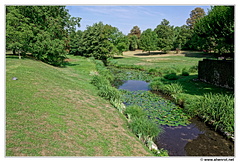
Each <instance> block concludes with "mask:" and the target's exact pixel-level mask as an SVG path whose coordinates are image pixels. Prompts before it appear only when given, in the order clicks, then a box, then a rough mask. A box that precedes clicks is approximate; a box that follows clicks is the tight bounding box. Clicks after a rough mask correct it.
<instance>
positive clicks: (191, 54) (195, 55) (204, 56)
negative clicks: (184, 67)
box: [182, 51, 216, 58]
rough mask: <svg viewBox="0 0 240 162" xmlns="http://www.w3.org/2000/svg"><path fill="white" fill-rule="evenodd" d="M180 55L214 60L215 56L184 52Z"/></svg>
mask: <svg viewBox="0 0 240 162" xmlns="http://www.w3.org/2000/svg"><path fill="white" fill-rule="evenodd" d="M182 54H185V57H195V58H215V57H216V56H215V54H211V53H203V52H200V51H199V52H198V51H184V52H182Z"/></svg>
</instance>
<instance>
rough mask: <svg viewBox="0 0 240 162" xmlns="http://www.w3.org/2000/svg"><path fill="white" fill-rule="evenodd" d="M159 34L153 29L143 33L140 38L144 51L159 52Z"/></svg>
mask: <svg viewBox="0 0 240 162" xmlns="http://www.w3.org/2000/svg"><path fill="white" fill-rule="evenodd" d="M157 39H158V38H157V34H156V33H155V32H154V31H152V29H147V30H145V31H143V33H142V35H141V37H140V47H141V49H142V50H143V51H149V54H150V51H154V50H157Z"/></svg>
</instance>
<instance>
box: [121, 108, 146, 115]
mask: <svg viewBox="0 0 240 162" xmlns="http://www.w3.org/2000/svg"><path fill="white" fill-rule="evenodd" d="M124 114H125V115H130V116H131V117H133V118H134V117H138V118H139V117H141V116H146V113H145V112H144V110H143V109H142V108H141V107H140V106H137V105H131V106H128V107H127V108H126V110H125V111H124Z"/></svg>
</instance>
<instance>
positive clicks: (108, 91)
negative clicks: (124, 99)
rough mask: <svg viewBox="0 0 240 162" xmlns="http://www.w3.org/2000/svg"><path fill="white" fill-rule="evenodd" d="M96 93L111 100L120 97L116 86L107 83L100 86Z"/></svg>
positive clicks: (117, 99) (116, 99)
mask: <svg viewBox="0 0 240 162" xmlns="http://www.w3.org/2000/svg"><path fill="white" fill-rule="evenodd" d="M98 95H99V96H101V97H103V98H105V99H107V100H110V101H112V102H113V101H119V100H120V98H121V93H120V92H119V91H118V90H117V89H116V88H114V87H112V86H109V85H103V86H101V87H100V88H99V92H98Z"/></svg>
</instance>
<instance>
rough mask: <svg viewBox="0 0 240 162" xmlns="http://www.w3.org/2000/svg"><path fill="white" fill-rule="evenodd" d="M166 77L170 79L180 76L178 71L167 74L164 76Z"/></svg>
mask: <svg viewBox="0 0 240 162" xmlns="http://www.w3.org/2000/svg"><path fill="white" fill-rule="evenodd" d="M164 78H165V79H168V80H177V79H178V76H177V74H176V73H171V74H167V75H165V76H164Z"/></svg>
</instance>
